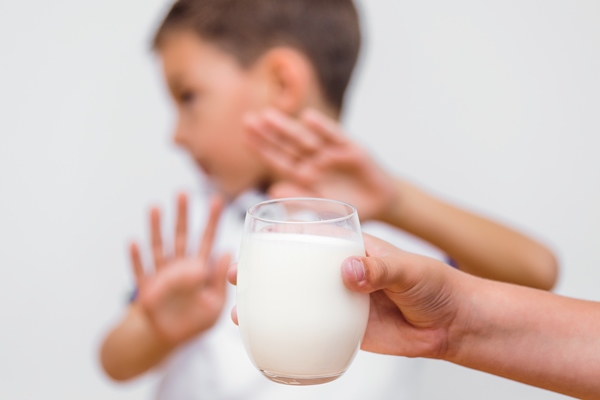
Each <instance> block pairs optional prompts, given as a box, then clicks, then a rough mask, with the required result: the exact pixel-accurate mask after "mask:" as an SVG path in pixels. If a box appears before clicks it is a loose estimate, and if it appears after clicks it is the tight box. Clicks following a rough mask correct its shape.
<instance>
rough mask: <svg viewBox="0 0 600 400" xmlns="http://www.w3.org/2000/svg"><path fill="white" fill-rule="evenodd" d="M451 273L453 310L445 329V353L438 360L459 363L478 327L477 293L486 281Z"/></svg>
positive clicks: (460, 273) (478, 300) (458, 272)
mask: <svg viewBox="0 0 600 400" xmlns="http://www.w3.org/2000/svg"><path fill="white" fill-rule="evenodd" d="M452 272H453V273H452V275H453V276H454V279H453V281H454V282H455V283H454V284H453V285H452V286H453V287H454V288H455V289H454V290H453V294H452V298H453V299H454V302H453V303H454V307H455V310H454V313H453V314H454V315H453V318H452V320H451V322H450V324H449V326H448V329H447V334H446V345H445V351H444V352H443V353H442V354H441V357H440V359H442V360H445V361H449V362H453V363H459V362H458V360H460V359H461V357H462V355H463V354H464V353H465V350H464V349H468V347H469V344H468V342H469V338H472V337H473V336H476V334H475V332H476V331H478V326H479V325H480V324H479V323H478V322H480V320H479V314H480V310H478V308H477V306H478V304H480V302H481V300H480V299H478V291H479V290H480V289H481V287H482V286H485V282H486V280H485V279H481V278H478V277H475V276H472V275H469V274H466V273H462V272H460V271H454V270H453V271H452ZM484 290H485V289H484ZM459 364H460V363H459Z"/></svg>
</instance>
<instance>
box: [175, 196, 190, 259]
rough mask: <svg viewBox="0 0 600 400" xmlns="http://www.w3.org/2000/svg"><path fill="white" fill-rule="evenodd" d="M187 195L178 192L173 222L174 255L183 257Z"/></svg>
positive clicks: (185, 237)
mask: <svg viewBox="0 0 600 400" xmlns="http://www.w3.org/2000/svg"><path fill="white" fill-rule="evenodd" d="M187 201H188V199H187V195H186V194H185V193H180V194H179V195H178V196H177V222H176V224H175V257H176V258H181V257H185V247H186V244H187V221H188V206H187Z"/></svg>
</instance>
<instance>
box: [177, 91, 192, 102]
mask: <svg viewBox="0 0 600 400" xmlns="http://www.w3.org/2000/svg"><path fill="white" fill-rule="evenodd" d="M195 98H196V94H195V93H194V92H183V93H182V94H181V95H180V96H179V102H180V103H181V104H191V103H192V102H193V101H194V99H195Z"/></svg>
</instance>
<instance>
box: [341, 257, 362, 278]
mask: <svg viewBox="0 0 600 400" xmlns="http://www.w3.org/2000/svg"><path fill="white" fill-rule="evenodd" d="M344 269H345V270H346V271H347V272H348V273H349V274H351V275H350V276H352V277H354V280H355V281H356V282H362V281H364V280H365V266H364V265H363V263H362V261H361V260H359V259H356V258H353V259H352V260H350V262H346V263H344Z"/></svg>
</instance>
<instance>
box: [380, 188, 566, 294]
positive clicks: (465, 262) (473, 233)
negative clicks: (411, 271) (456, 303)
mask: <svg viewBox="0 0 600 400" xmlns="http://www.w3.org/2000/svg"><path fill="white" fill-rule="evenodd" d="M397 190H398V199H399V204H398V205H397V206H396V207H395V208H394V209H393V210H391V211H390V212H388V213H387V221H385V222H388V223H390V224H393V225H395V226H398V227H400V228H402V229H404V230H406V231H407V232H410V233H412V234H414V235H416V236H419V237H421V238H422V239H424V240H426V241H428V242H430V243H432V244H433V245H435V246H437V247H438V248H440V249H441V250H442V251H444V252H445V253H447V254H448V255H449V256H450V257H452V258H453V259H454V260H455V261H456V262H457V263H458V265H459V267H460V269H461V270H463V271H465V272H468V273H471V274H473V275H478V276H481V277H485V278H488V279H494V280H499V281H505V282H511V283H517V284H521V285H527V286H532V287H538V288H543V289H550V288H551V287H552V286H553V285H554V283H555V281H556V274H557V266H556V260H555V258H554V255H553V254H552V253H551V252H550V251H549V250H548V249H547V248H546V247H544V246H542V245H541V244H539V243H537V242H535V241H533V240H531V239H530V238H528V237H526V236H524V235H522V234H520V233H518V232H516V231H514V230H511V229H509V228H507V227H505V226H502V225H500V224H497V223H495V222H493V221H491V220H488V219H485V218H482V217H480V216H478V215H475V214H473V213H469V212H467V211H465V210H462V209H460V208H458V207H455V206H452V205H450V204H448V203H445V202H443V201H441V200H438V199H436V198H434V197H433V196H430V195H429V194H427V193H425V192H423V191H421V190H420V189H418V188H417V187H415V186H413V185H410V184H408V183H406V182H402V181H398V182H397Z"/></svg>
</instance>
